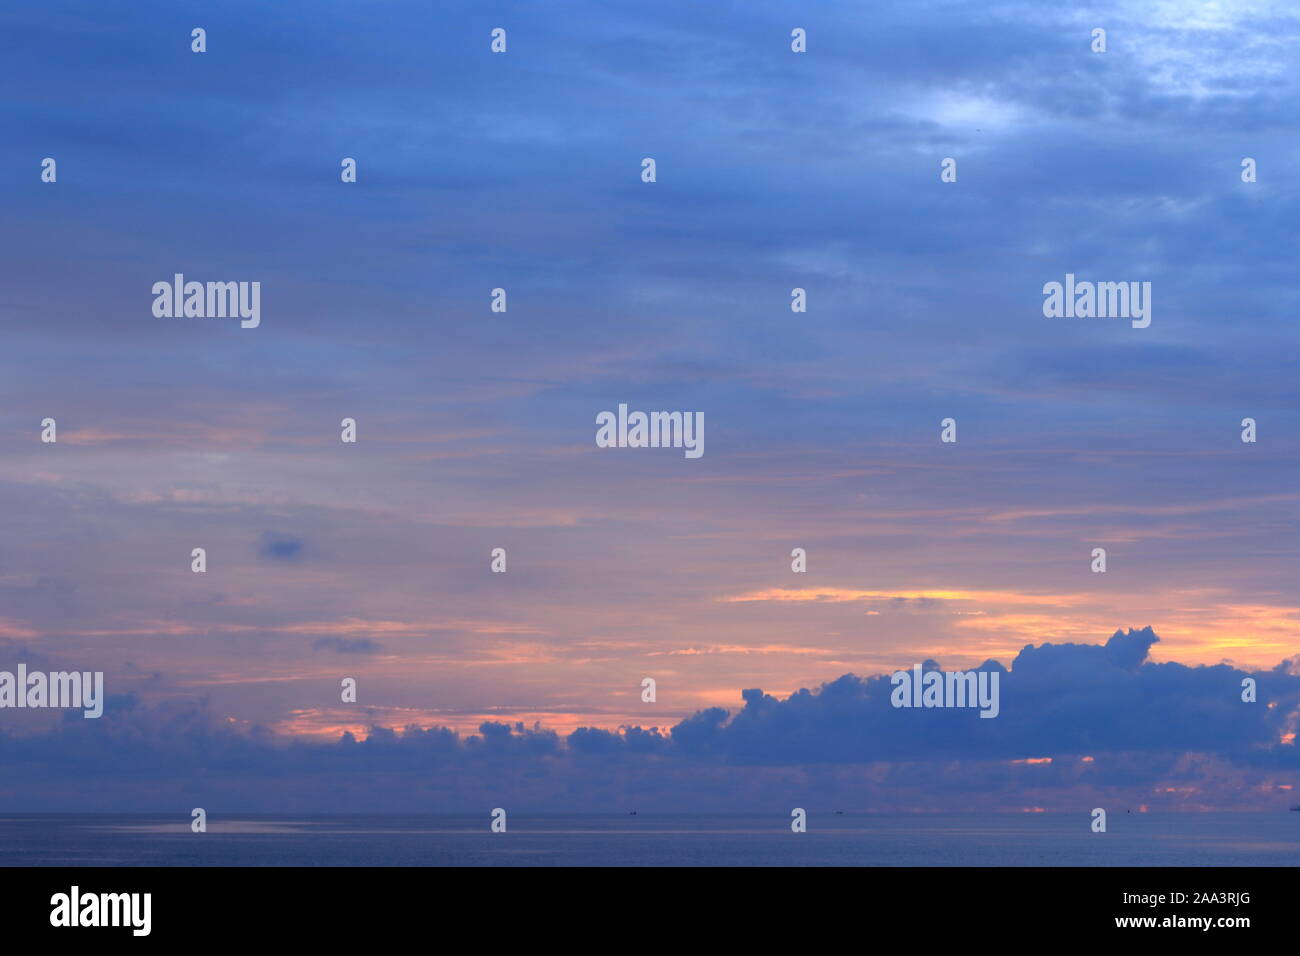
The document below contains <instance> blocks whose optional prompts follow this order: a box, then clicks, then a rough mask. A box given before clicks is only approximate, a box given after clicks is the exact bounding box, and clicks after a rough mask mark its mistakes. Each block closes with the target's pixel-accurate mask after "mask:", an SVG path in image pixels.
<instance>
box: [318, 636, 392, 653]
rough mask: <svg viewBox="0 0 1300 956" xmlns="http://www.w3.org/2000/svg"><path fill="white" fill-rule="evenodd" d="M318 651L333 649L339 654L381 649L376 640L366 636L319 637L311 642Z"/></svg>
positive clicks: (375, 651) (378, 650)
mask: <svg viewBox="0 0 1300 956" xmlns="http://www.w3.org/2000/svg"><path fill="white" fill-rule="evenodd" d="M312 648H313V649H315V650H318V651H335V652H337V653H339V654H378V653H379V652H380V651H381V650H382V649H383V645H381V644H380V643H379V642H378V641H372V640H371V639H370V638H368V637H358V638H346V637H321V638H317V640H316V641H315V642H314V643H313V644H312Z"/></svg>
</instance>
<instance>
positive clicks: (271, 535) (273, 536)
mask: <svg viewBox="0 0 1300 956" xmlns="http://www.w3.org/2000/svg"><path fill="white" fill-rule="evenodd" d="M302 550H303V542H302V540H301V539H300V538H295V537H293V536H292V535H287V534H278V533H275V532H271V531H268V532H266V533H265V534H263V535H262V540H261V543H260V544H259V546H258V551H259V553H260V554H261V555H262V557H264V558H271V559H272V560H275V561H296V560H298V558H300V557H301V556H302Z"/></svg>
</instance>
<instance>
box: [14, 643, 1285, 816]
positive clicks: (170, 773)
mask: <svg viewBox="0 0 1300 956" xmlns="http://www.w3.org/2000/svg"><path fill="white" fill-rule="evenodd" d="M1157 640H1158V638H1157V637H1156V635H1155V633H1154V632H1153V631H1152V630H1151V629H1150V628H1144V629H1141V630H1130V631H1127V632H1124V631H1117V632H1116V633H1115V635H1114V636H1113V637H1111V638H1110V639H1109V640H1108V641H1107V642H1106V643H1105V644H1104V645H1089V644H1043V645H1039V646H1027V647H1025V648H1024V649H1023V650H1022V651H1021V652H1020V653H1019V654H1018V655H1017V656H1016V658H1015V660H1014V661H1013V663H1012V665H1011V667H1010V668H1003V666H1002V665H1001V664H999V663H998V662H996V661H992V660H990V661H987V662H986V663H985V664H983V665H981V669H983V670H988V671H997V672H998V673H999V674H1001V678H1002V679H1001V687H1002V707H1001V714H1000V716H998V717H997V718H995V719H992V720H986V719H980V718H979V717H978V716H977V714H975V713H974V712H971V711H960V710H945V709H933V710H925V709H912V710H907V709H895V708H893V707H892V706H891V705H890V702H889V691H890V683H889V676H888V675H886V674H880V675H873V676H869V677H857V676H854V675H852V674H845V675H843V676H841V677H839V678H837V679H835V680H833V681H830V682H828V683H826V684H823V685H821V686H820V687H817V688H816V689H814V690H808V689H802V690H799V691H797V692H795V693H793V694H791V695H789V696H788V697H785V698H784V699H781V698H777V697H773V696H771V695H768V694H765V693H764V692H763V691H762V690H760V689H757V688H753V689H748V690H744V691H742V692H741V697H742V700H743V706H742V707H741V708H740V709H739V710H737V711H735V712H731V711H729V710H727V709H725V708H708V709H705V710H701V711H699V712H697V713H695V714H694V715H692V716H691V717H689V718H687V719H685V720H683V721H681V722H680V723H678V724H677V725H676V726H674V727H672V728H671V729H660V728H657V727H651V728H644V727H637V726H633V727H621V728H618V729H617V730H609V729H600V728H589V727H584V728H580V729H578V730H575V731H574V732H572V733H571V734H569V735H568V736H567V737H561V736H560V735H558V734H557V733H555V732H554V731H550V730H547V729H545V728H544V727H542V726H540V725H537V724H534V725H533V726H531V727H528V726H525V725H524V724H522V723H518V722H517V723H513V724H511V723H505V722H498V721H487V722H484V723H483V724H482V725H481V726H480V727H479V732H478V733H477V734H470V735H464V736H462V735H460V734H457V733H455V732H453V731H451V730H448V729H447V728H443V727H430V728H420V727H415V726H411V727H407V728H405V729H404V730H402V731H401V732H398V731H396V730H394V729H391V728H384V727H375V728H372V729H371V731H370V733H369V735H368V736H366V737H365V739H357V738H356V737H355V736H354V735H352V734H351V733H345V734H343V735H342V736H341V737H340V738H339V739H338V740H337V741H335V742H333V743H322V742H314V741H304V740H293V739H287V738H283V737H278V736H276V735H274V734H272V733H270V732H269V731H267V730H265V729H264V728H259V727H244V726H241V725H238V724H232V723H231V722H229V721H227V720H224V719H222V718H220V717H219V716H218V715H216V714H214V713H213V712H212V711H211V710H210V709H209V707H208V705H207V703H206V702H205V701H204V700H196V701H190V702H183V701H177V700H172V701H170V702H166V703H163V704H159V705H157V706H154V707H144V706H142V705H141V704H140V703H139V701H138V700H137V699H136V698H135V697H134V696H132V695H126V696H118V697H113V698H111V699H110V700H109V701H108V703H107V705H106V707H105V715H104V717H103V718H101V719H99V720H84V719H77V720H66V721H64V722H62V723H61V724H59V725H58V726H57V727H56V728H54V729H50V730H46V731H44V732H42V733H35V734H29V735H25V736H16V735H0V761H3V763H4V765H5V766H6V767H7V768H9V771H10V776H9V780H10V785H9V787H8V790H7V793H6V794H4V795H0V806H3V807H7V808H12V809H31V808H32V807H34V806H38V805H44V806H51V805H54V806H59V807H60V808H65V809H66V808H79V809H94V808H96V807H101V806H107V807H109V808H111V807H112V806H115V805H116V804H117V803H119V802H120V803H122V804H123V805H127V804H131V802H132V801H140V800H144V803H143V804H139V803H137V804H136V805H138V806H143V805H149V804H150V802H151V801H154V800H155V798H154V797H150V796H147V795H148V794H151V793H154V790H152V789H151V788H156V787H158V786H162V787H163V788H164V790H167V791H171V790H176V791H178V792H185V793H193V794H194V795H195V799H198V798H199V794H200V793H201V792H202V793H207V794H208V797H207V799H209V800H210V801H212V802H216V801H217V800H218V799H219V800H221V801H222V802H227V801H230V800H237V801H238V802H239V805H240V807H241V808H244V809H274V808H277V807H284V806H285V803H284V801H285V800H286V799H289V802H290V803H293V802H294V801H298V800H301V801H305V804H304V805H310V806H311V807H313V808H316V809H323V808H333V809H337V810H342V809H347V808H349V807H353V808H355V806H356V805H357V804H353V803H350V802H349V801H350V800H351V799H355V798H358V797H357V795H358V794H359V793H362V792H364V793H365V794H367V796H366V799H367V800H378V803H379V806H380V807H387V808H390V809H397V808H406V809H417V808H418V809H423V810H432V809H438V808H440V807H442V808H451V807H455V808H457V809H459V808H462V807H463V806H467V805H471V804H473V803H474V801H476V800H490V799H498V800H502V799H504V798H505V795H509V796H510V797H512V798H513V799H515V800H517V801H520V802H526V803H528V804H529V805H532V806H537V807H543V806H550V807H553V808H559V807H568V808H570V809H574V808H583V807H591V808H595V807H599V806H604V805H606V803H607V802H609V801H613V802H614V803H615V804H617V803H619V802H624V803H625V802H628V801H631V802H632V803H633V804H635V805H639V806H643V807H655V806H659V807H665V808H667V807H678V808H680V807H683V806H690V805H692V804H691V801H696V804H695V805H696V806H699V805H704V804H709V805H718V804H719V803H720V802H721V803H725V802H726V801H727V800H737V801H740V802H741V803H744V804H746V805H749V804H752V802H753V801H754V800H755V799H758V797H756V794H761V795H765V796H763V797H762V799H769V798H771V799H776V797H775V794H784V793H786V792H792V791H790V789H789V788H790V787H792V786H795V784H793V783H792V781H798V780H803V781H804V784H803V786H804V787H805V788H806V789H805V791H804V797H805V798H806V799H807V798H811V797H816V798H817V799H818V800H831V801H839V802H845V801H848V802H850V805H852V806H855V807H860V808H863V809H872V808H877V809H879V808H884V807H890V808H897V807H898V806H899V802H900V799H901V797H902V796H903V795H906V796H907V798H908V799H911V800H913V801H914V805H913V807H912V808H917V807H924V808H928V809H944V808H947V809H962V808H968V807H970V806H976V805H979V806H986V807H991V808H999V807H1000V808H1002V809H1015V808H1017V807H1019V806H1020V805H1021V804H1022V803H1023V802H1024V801H1025V799H1026V795H1027V794H1032V795H1033V803H1034V804H1035V805H1043V806H1047V805H1053V806H1058V807H1071V806H1075V805H1076V804H1079V805H1082V803H1087V802H1088V799H1092V798H1093V797H1094V796H1096V795H1097V794H1100V793H1109V794H1110V795H1111V798H1112V799H1116V800H1121V801H1124V800H1126V801H1128V802H1129V803H1130V804H1132V805H1136V804H1137V803H1139V802H1140V803H1147V804H1155V803H1157V802H1158V801H1159V800H1163V801H1164V802H1165V804H1166V805H1169V806H1175V807H1183V808H1186V807H1188V806H1194V807H1198V808H1203V807H1226V806H1233V807H1237V806H1252V807H1254V808H1256V809H1258V808H1262V807H1269V806H1278V805H1280V804H1281V803H1283V802H1285V800H1286V799H1287V792H1288V791H1286V790H1285V789H1283V788H1282V785H1284V784H1289V785H1291V786H1294V785H1295V784H1296V783H1297V782H1298V781H1297V778H1298V777H1300V758H1298V757H1297V751H1296V747H1295V746H1294V745H1288V744H1284V743H1282V742H1281V741H1282V738H1283V736H1284V734H1285V733H1286V732H1287V730H1288V729H1291V730H1294V727H1295V723H1296V719H1297V714H1300V660H1296V661H1289V662H1286V661H1284V662H1282V663H1281V664H1279V665H1278V667H1276V668H1274V669H1272V670H1270V671H1263V672H1255V673H1252V674H1249V675H1248V674H1247V673H1246V672H1244V671H1241V670H1238V669H1236V668H1233V667H1230V666H1228V665H1216V666H1197V667H1186V666H1184V665H1182V664H1177V663H1154V662H1152V661H1150V660H1148V659H1147V651H1148V649H1149V648H1150V646H1151V645H1152V644H1153V643H1155V642H1156V641H1157ZM937 666H938V665H937V664H936V663H935V662H932V661H930V662H926V667H927V668H934V667H937ZM1245 676H1251V677H1254V678H1255V679H1256V680H1257V681H1258V684H1259V695H1260V698H1259V702H1258V703H1243V702H1242V701H1241V699H1240V691H1241V679H1242V678H1243V677H1245ZM1047 758H1050V759H1047ZM38 768H39V772H38ZM900 776H901V778H903V779H902V780H901V782H900ZM432 780H437V781H438V782H437V784H436V785H435V784H432V783H431V781H432ZM73 781H78V782H80V783H82V784H85V786H84V787H72V786H69V784H70V783H71V782H73ZM814 782H816V783H814ZM669 783H671V784H672V787H676V788H677V789H676V791H674V792H666V789H665V788H667V789H668V790H671V789H672V788H671V787H668V784H669ZM742 784H743V786H742ZM394 786H396V787H398V790H397V791H393V790H392V788H393V787H394ZM745 786H748V787H750V788H751V790H752V792H750V793H749V795H748V796H746V795H745V792H744V789H745ZM588 787H591V788H592V790H591V792H592V793H593V794H594V793H597V792H598V793H599V794H600V795H599V796H590V795H588V796H584V793H586V788H588ZM381 788H382V789H383V790H384V795H383V796H378V795H377V791H378V789H381ZM755 788H756V789H755ZM807 788H814V789H812V790H811V791H809V790H808V789H807ZM818 788H821V789H818ZM1156 791H1159V792H1160V793H1162V794H1164V796H1163V797H1159V796H1152V793H1154V792H1156ZM793 792H797V786H796V790H795V791H793ZM89 793H94V794H96V798H95V802H94V803H93V804H92V803H91V802H88V799H87V797H86V794H89ZM494 794H495V795H496V796H495V797H494V796H493V795H494ZM287 795H293V796H292V799H290V798H289V797H288V796H287ZM1085 795H1087V797H1085ZM426 799H436V800H438V801H441V802H440V803H437V804H435V805H429V804H427V803H424V802H422V801H424V800H426ZM1008 801H1010V802H1011V805H1010V806H1008V805H1007V804H1008ZM904 802H905V801H904ZM366 805H367V806H370V805H371V804H366Z"/></svg>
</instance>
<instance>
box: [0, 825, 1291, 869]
mask: <svg viewBox="0 0 1300 956" xmlns="http://www.w3.org/2000/svg"><path fill="white" fill-rule="evenodd" d="M490 824H491V819H490V816H489V814H488V813H487V812H484V813H482V814H475V815H434V814H430V815H410V816H398V815H375V814H349V815H340V816H276V815H268V814H229V815H226V814H220V813H217V812H215V811H213V812H210V813H209V815H208V818H207V830H206V832H203V833H195V832H192V830H191V824H190V820H189V818H188V816H184V815H182V816H181V817H180V818H179V819H178V818H177V816H176V815H170V816H163V815H158V814H103V815H85V814H4V815H0V865H3V866H65V867H83V866H84V867H91V866H185V867H192V866H207V867H212V866H329V867H344V866H733V867H734V866H743V867H755V866H980V867H987V866H1096V867H1115V866H1296V865H1300V813H1290V812H1285V811H1283V812H1274V813H1162V814H1157V813H1123V814H1115V813H1112V814H1111V815H1110V817H1109V819H1108V820H1107V828H1106V832H1104V833H1095V832H1093V831H1092V818H1091V816H1090V815H1089V814H1087V813H1083V814H1077V813H1076V814H1057V813H1018V814H906V815H903V814H868V813H844V814H834V813H810V814H809V815H808V818H807V830H806V832H802V833H795V832H792V830H791V826H790V818H789V817H788V816H785V817H782V816H781V815H779V814H774V815H771V816H763V815H754V814H740V815H727V814H718V815H698V814H669V813H660V814H656V813H650V812H646V813H640V812H639V813H637V814H626V815H603V816H602V815H591V814H549V815H541V814H532V815H530V814H527V813H523V812H519V813H509V814H508V815H507V818H506V830H505V832H504V833H494V832H492V831H491V829H490Z"/></svg>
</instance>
